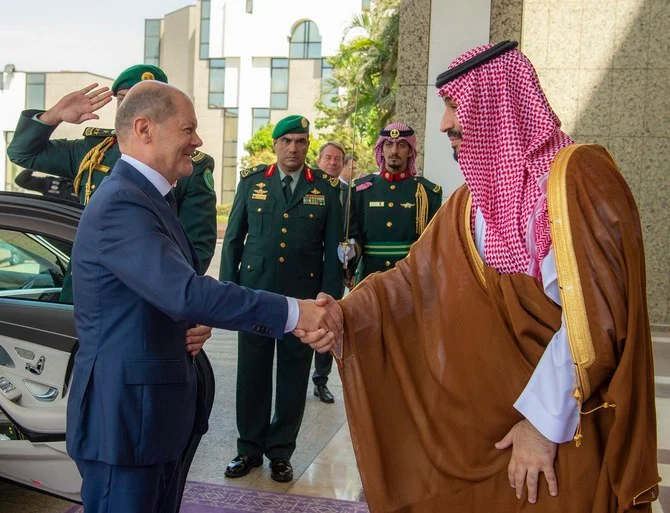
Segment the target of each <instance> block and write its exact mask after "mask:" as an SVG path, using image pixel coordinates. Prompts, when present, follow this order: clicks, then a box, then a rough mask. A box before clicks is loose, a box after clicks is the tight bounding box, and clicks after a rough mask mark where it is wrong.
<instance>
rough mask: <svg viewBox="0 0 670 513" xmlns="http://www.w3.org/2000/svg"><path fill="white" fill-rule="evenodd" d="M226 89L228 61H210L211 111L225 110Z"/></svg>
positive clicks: (209, 101) (209, 103) (209, 102)
mask: <svg viewBox="0 0 670 513" xmlns="http://www.w3.org/2000/svg"><path fill="white" fill-rule="evenodd" d="M225 88H226V59H210V60H209V100H208V102H207V104H208V106H209V108H210V109H223V104H224V98H225V95H224V93H225Z"/></svg>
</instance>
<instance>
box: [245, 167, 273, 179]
mask: <svg viewBox="0 0 670 513" xmlns="http://www.w3.org/2000/svg"><path fill="white" fill-rule="evenodd" d="M267 167H268V166H266V165H265V164H260V165H258V166H254V167H250V168H249V169H243V170H242V171H240V176H241V177H242V178H247V177H248V176H251V175H255V174H256V173H259V172H261V171H265V170H266V169H267Z"/></svg>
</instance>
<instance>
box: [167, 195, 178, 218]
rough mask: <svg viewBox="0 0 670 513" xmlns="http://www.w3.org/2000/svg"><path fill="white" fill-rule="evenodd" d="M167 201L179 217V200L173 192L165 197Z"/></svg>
mask: <svg viewBox="0 0 670 513" xmlns="http://www.w3.org/2000/svg"><path fill="white" fill-rule="evenodd" d="M165 201H167V202H168V205H170V208H171V209H172V211H173V212H174V215H177V198H176V197H175V195H174V192H173V191H172V190H170V192H168V193H167V194H166V195H165Z"/></svg>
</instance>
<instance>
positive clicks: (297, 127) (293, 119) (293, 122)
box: [272, 115, 309, 139]
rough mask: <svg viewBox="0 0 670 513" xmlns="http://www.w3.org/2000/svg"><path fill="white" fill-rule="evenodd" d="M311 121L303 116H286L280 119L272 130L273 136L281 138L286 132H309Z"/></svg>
mask: <svg viewBox="0 0 670 513" xmlns="http://www.w3.org/2000/svg"><path fill="white" fill-rule="evenodd" d="M308 133H309V121H308V120H307V118H305V117H303V116H297V115H293V116H286V117H285V118H284V119H282V120H281V121H279V122H278V123H277V124H276V125H275V127H274V130H272V138H273V139H279V138H280V137H281V136H282V135H284V134H308Z"/></svg>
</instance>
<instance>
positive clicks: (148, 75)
mask: <svg viewBox="0 0 670 513" xmlns="http://www.w3.org/2000/svg"><path fill="white" fill-rule="evenodd" d="M135 76H137V75H135ZM140 78H141V79H142V80H155V79H156V77H154V74H153V73H152V72H151V71H145V72H144V73H142V76H141V77H140Z"/></svg>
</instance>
